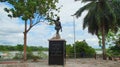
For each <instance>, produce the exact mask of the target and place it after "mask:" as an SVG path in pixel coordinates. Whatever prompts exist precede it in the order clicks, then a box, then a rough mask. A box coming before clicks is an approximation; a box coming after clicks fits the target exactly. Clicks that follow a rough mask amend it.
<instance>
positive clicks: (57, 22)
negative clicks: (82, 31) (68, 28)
mask: <svg viewBox="0 0 120 67" xmlns="http://www.w3.org/2000/svg"><path fill="white" fill-rule="evenodd" d="M51 20H52V21H54V23H55V30H56V37H53V39H60V35H59V31H60V30H61V32H62V26H61V22H60V21H59V20H60V18H59V17H57V19H56V20H54V19H51Z"/></svg>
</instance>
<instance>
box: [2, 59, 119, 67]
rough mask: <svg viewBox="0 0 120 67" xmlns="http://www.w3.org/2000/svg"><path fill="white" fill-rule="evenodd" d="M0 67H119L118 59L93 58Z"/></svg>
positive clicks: (9, 64) (3, 66) (5, 64)
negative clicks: (62, 64) (58, 62)
mask: <svg viewBox="0 0 120 67" xmlns="http://www.w3.org/2000/svg"><path fill="white" fill-rule="evenodd" d="M0 67H120V60H119V61H110V60H101V59H98V60H95V59H89V58H88V59H76V60H74V59H67V60H66V64H65V65H64V66H58V65H50V66H49V65H48V61H47V60H45V61H40V62H25V63H20V62H18V63H16V62H15V63H12V62H9V63H4V64H0Z"/></svg>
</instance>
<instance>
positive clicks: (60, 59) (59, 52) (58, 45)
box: [48, 39, 66, 65]
mask: <svg viewBox="0 0 120 67" xmlns="http://www.w3.org/2000/svg"><path fill="white" fill-rule="evenodd" d="M65 56H66V41H65V40H64V39H50V40H49V62H48V63H49V65H64V63H65Z"/></svg>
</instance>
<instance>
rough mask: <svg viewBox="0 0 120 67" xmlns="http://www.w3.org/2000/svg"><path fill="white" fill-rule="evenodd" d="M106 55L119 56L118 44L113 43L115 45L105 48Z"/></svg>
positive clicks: (119, 47)
mask: <svg viewBox="0 0 120 67" xmlns="http://www.w3.org/2000/svg"><path fill="white" fill-rule="evenodd" d="M107 55H108V56H110V57H111V56H112V57H119V56H120V45H115V46H111V47H110V48H109V49H108V50H107Z"/></svg>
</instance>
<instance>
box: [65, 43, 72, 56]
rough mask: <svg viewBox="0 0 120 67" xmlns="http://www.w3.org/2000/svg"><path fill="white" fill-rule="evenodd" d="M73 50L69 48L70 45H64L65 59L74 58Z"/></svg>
mask: <svg viewBox="0 0 120 67" xmlns="http://www.w3.org/2000/svg"><path fill="white" fill-rule="evenodd" d="M73 53H74V50H73V46H71V44H68V45H66V55H67V57H73V56H74V54H73Z"/></svg>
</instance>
